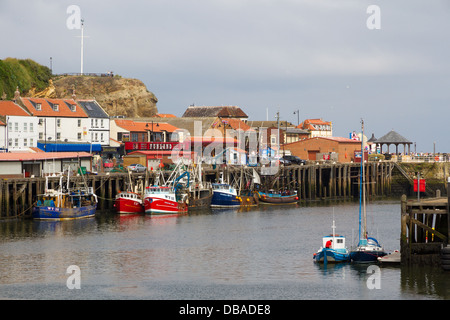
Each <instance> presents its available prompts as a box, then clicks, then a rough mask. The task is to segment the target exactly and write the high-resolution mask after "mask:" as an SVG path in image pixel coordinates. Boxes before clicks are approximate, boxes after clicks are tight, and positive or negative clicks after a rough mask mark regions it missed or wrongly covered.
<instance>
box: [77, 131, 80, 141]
mask: <svg viewBox="0 0 450 320" xmlns="http://www.w3.org/2000/svg"><path fill="white" fill-rule="evenodd" d="M77 138H78V140H81V132H78V134H77Z"/></svg>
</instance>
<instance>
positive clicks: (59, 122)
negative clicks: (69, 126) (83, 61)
mask: <svg viewBox="0 0 450 320" xmlns="http://www.w3.org/2000/svg"><path fill="white" fill-rule="evenodd" d="M56 126H57V127H58V128H61V119H57V120H56Z"/></svg>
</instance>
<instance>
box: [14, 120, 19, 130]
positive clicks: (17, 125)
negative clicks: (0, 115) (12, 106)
mask: <svg viewBox="0 0 450 320" xmlns="http://www.w3.org/2000/svg"><path fill="white" fill-rule="evenodd" d="M14 131H16V132H19V123H18V122H14Z"/></svg>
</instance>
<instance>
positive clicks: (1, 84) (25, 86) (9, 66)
mask: <svg viewBox="0 0 450 320" xmlns="http://www.w3.org/2000/svg"><path fill="white" fill-rule="evenodd" d="M51 78H52V72H51V70H50V68H48V67H45V66H42V65H40V64H38V63H37V62H35V61H33V60H31V59H25V60H19V59H15V58H6V59H4V60H0V97H1V96H2V95H3V94H6V99H9V100H10V99H13V98H14V92H15V91H16V87H19V91H20V92H21V93H26V92H28V91H29V90H30V89H31V88H32V87H35V88H36V91H40V90H44V89H45V88H46V87H47V86H48V80H49V79H51Z"/></svg>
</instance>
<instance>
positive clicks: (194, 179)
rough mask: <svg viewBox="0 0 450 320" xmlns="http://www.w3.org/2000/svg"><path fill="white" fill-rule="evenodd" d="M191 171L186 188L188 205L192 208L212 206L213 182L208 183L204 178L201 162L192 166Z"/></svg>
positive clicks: (189, 170)
mask: <svg viewBox="0 0 450 320" xmlns="http://www.w3.org/2000/svg"><path fill="white" fill-rule="evenodd" d="M187 172H189V174H190V175H189V177H190V178H189V179H190V181H189V184H188V185H187V186H186V187H185V188H184V190H185V191H186V193H187V195H188V200H187V203H188V207H189V209H190V210H192V209H205V208H210V207H211V201H212V198H213V190H212V186H211V183H206V182H204V181H203V179H202V173H203V172H202V166H201V162H199V163H198V164H196V165H193V166H191V167H190V168H189V169H188V171H187Z"/></svg>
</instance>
